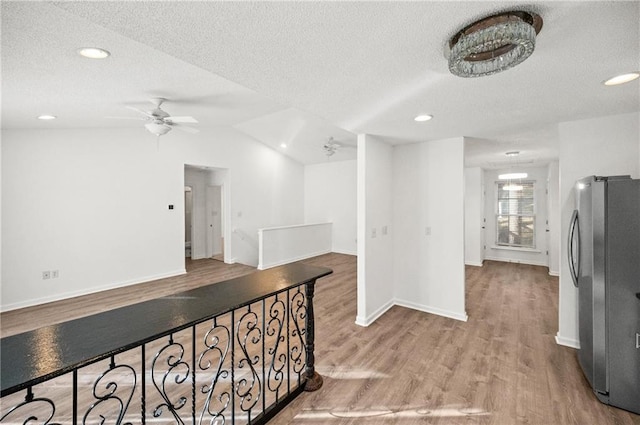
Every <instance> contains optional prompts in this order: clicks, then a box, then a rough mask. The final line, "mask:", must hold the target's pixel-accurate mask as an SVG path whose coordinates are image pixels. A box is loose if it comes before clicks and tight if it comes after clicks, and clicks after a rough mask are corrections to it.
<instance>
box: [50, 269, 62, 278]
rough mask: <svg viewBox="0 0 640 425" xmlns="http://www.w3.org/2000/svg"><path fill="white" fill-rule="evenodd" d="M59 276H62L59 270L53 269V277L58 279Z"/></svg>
mask: <svg viewBox="0 0 640 425" xmlns="http://www.w3.org/2000/svg"><path fill="white" fill-rule="evenodd" d="M58 276H60V273H59V272H58V270H53V271H52V272H51V277H52V278H53V279H57V278H58Z"/></svg>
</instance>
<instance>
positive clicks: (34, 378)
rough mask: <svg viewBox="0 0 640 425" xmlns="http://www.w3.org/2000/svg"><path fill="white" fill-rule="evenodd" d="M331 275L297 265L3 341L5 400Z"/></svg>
mask: <svg viewBox="0 0 640 425" xmlns="http://www.w3.org/2000/svg"><path fill="white" fill-rule="evenodd" d="M332 272H333V271H332V270H331V269H328V268H325V267H316V266H310V265H306V264H301V263H293V264H288V265H284V266H279V267H275V268H272V269H268V270H263V271H258V272H255V273H252V274H249V275H246V276H242V277H238V278H235V279H231V280H227V281H224V282H220V283H215V284H211V285H207V286H203V287H200V288H197V289H193V290H190V291H185V292H181V293H177V294H174V295H170V296H166V297H162V298H157V299H154V300H150V301H145V302H141V303H137V304H133V305H129V306H126V307H121V308H117V309H114V310H110V311H107V312H103V313H98V314H94V315H91V316H87V317H83V318H79V319H75V320H71V321H68V322H64V323H60V324H55V325H50V326H44V327H42V328H39V329H36V330H33V331H29V332H25V333H22V334H18V335H13V336H9V337H6V338H2V339H1V340H0V356H1V357H0V359H1V364H0V376H1V377H2V378H1V382H0V385H1V396H2V397H4V396H5V395H9V394H12V393H15V392H17V391H20V390H22V389H25V388H28V387H30V386H32V385H36V384H38V383H41V382H44V381H46V380H49V379H52V378H54V377H56V376H60V375H63V374H65V373H67V372H69V371H72V370H74V369H78V368H80V367H82V366H85V365H88V364H91V363H94V362H96V361H99V360H102V359H105V358H108V357H110V356H112V355H114V354H117V353H120V352H123V351H126V350H128V349H130V348H132V347H136V346H139V345H141V344H144V343H146V342H149V341H152V340H154V339H157V338H160V337H162V336H165V335H169V334H171V333H174V332H177V331H180V330H182V329H186V328H188V327H190V326H193V325H195V324H198V323H201V322H203V321H205V320H208V319H210V318H212V317H216V316H219V315H221V314H224V313H227V312H230V311H232V310H234V309H237V308H240V307H242V306H246V305H250V304H252V303H254V302H256V301H260V300H262V299H265V298H266V297H269V296H272V295H274V294H277V293H281V292H284V291H287V290H288V289H290V288H293V287H297V286H300V285H302V284H306V283H310V282H315V280H316V279H318V278H321V277H323V276H327V275H329V274H331V273H332ZM33 320H37V317H34V319H33ZM311 331H312V330H311Z"/></svg>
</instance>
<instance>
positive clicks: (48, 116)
mask: <svg viewBox="0 0 640 425" xmlns="http://www.w3.org/2000/svg"><path fill="white" fill-rule="evenodd" d="M56 118H58V117H56V116H55V115H40V116H39V117H38V119H39V120H55V119H56Z"/></svg>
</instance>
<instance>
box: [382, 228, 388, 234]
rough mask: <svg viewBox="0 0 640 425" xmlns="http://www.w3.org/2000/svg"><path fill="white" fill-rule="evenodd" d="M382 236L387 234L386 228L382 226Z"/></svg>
mask: <svg viewBox="0 0 640 425" xmlns="http://www.w3.org/2000/svg"><path fill="white" fill-rule="evenodd" d="M382 234H383V235H386V234H387V226H382Z"/></svg>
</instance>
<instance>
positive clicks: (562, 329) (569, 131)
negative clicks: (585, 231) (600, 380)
mask: <svg viewBox="0 0 640 425" xmlns="http://www.w3.org/2000/svg"><path fill="white" fill-rule="evenodd" d="M559 134H560V206H561V210H562V215H561V234H560V241H561V243H562V246H561V250H560V251H561V261H560V297H559V312H558V314H559V319H558V321H559V329H558V334H557V336H556V341H557V342H558V343H559V344H562V345H568V346H571V347H577V346H578V345H579V338H578V326H577V325H578V313H577V289H576V288H575V287H574V286H573V282H572V281H571V277H570V275H569V266H568V263H567V260H566V258H565V256H564V255H562V253H565V252H566V250H567V241H566V235H567V233H568V230H569V228H568V227H569V220H570V219H571V213H572V212H573V210H574V198H573V187H574V184H575V181H576V180H578V179H580V178H582V177H586V176H590V175H599V176H607V175H624V174H630V175H631V176H632V177H633V178H640V163H638V157H639V155H640V144H639V143H638V141H639V140H640V114H639V113H637V112H636V113H630V114H622V115H615V116H609V117H600V118H593V119H588V120H581V121H572V122H565V123H560V125H559Z"/></svg>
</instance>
